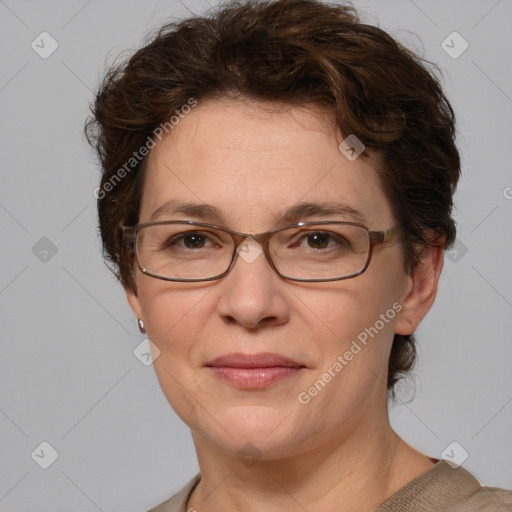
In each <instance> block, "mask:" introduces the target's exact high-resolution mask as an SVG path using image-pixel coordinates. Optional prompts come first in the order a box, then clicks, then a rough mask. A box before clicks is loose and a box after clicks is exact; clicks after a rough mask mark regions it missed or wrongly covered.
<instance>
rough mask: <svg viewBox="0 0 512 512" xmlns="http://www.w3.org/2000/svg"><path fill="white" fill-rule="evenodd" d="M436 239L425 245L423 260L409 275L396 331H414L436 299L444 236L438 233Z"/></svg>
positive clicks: (402, 332) (406, 333)
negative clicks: (431, 243)
mask: <svg viewBox="0 0 512 512" xmlns="http://www.w3.org/2000/svg"><path fill="white" fill-rule="evenodd" d="M433 243H435V245H426V246H424V247H423V248H422V250H421V252H420V260H419V262H418V264H417V265H416V268H415V269H414V272H413V274H412V275H410V276H408V278H407V286H406V289H405V292H404V296H403V298H402V301H401V305H402V309H401V310H400V313H399V314H398V315H397V320H396V323H395V333H396V334H404V335H408V334H412V333H413V332H414V331H415V330H416V328H417V327H418V325H419V323H420V322H421V321H422V320H423V318H424V317H425V315H426V314H427V313H428V312H429V311H430V308H431V307H432V304H433V303H434V299H435V298H436V294H437V287H438V284H439V278H440V277H441V270H442V269H443V263H444V245H445V237H444V236H443V237H439V236H438V237H437V238H436V239H435V242H433Z"/></svg>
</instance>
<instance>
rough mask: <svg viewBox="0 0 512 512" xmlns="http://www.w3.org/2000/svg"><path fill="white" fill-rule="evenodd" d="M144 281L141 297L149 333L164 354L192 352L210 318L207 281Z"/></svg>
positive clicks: (140, 289)
mask: <svg viewBox="0 0 512 512" xmlns="http://www.w3.org/2000/svg"><path fill="white" fill-rule="evenodd" d="M152 281H153V282H149V283H148V282H145V283H144V284H143V285H142V286H140V288H139V298H140V303H141V310H142V314H143V318H144V319H145V322H146V325H147V331H148V337H149V338H150V339H151V341H153V342H154V343H155V344H156V345H157V346H158V348H159V349H160V351H161V354H162V355H164V354H168V355H169V356H173V357H177V356H178V355H184V354H187V353H188V352H190V350H191V349H192V347H193V345H194V343H196V342H197V340H198V338H199V336H201V333H202V330H203V328H204V324H205V322H206V321H207V316H208V314H211V313H208V312H207V311H206V306H207V303H208V301H207V299H206V297H207V295H208V293H209V291H210V290H209V289H208V288H206V287H205V286H204V284H202V285H200V284H193V283H187V284H186V286H187V287H186V288H185V287H184V285H183V284H180V283H165V282H163V285H162V284H160V283H159V282H158V281H157V280H154V279H153V280H152Z"/></svg>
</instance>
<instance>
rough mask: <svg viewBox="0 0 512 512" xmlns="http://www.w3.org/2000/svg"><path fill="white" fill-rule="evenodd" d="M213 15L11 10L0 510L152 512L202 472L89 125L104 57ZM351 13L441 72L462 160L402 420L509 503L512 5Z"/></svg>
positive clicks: (402, 427)
mask: <svg viewBox="0 0 512 512" xmlns="http://www.w3.org/2000/svg"><path fill="white" fill-rule="evenodd" d="M214 3H215V2H214ZM206 5H207V4H206V2H204V1H190V2H186V3H185V4H183V3H182V4H180V3H178V2H176V1H172V0H168V1H163V0H160V1H156V2H155V1H144V2H143V1H135V0H131V1H124V2H121V1H113V0H109V1H100V0H90V1H86V0H76V1H69V0H67V1H44V2H42V1H40V2H36V1H28V0H4V1H2V0H0V45H1V52H2V53H1V56H2V60H1V67H0V108H1V115H0V123H1V137H0V147H1V151H0V173H1V187H0V229H1V236H2V246H1V252H0V264H1V266H0V269H1V271H0V315H1V324H0V325H1V328H2V344H1V349H2V357H1V358H0V446H1V451H0V454H1V465H0V512H7V511H9V512H16V511H36V510H37V511H38V512H46V511H48V512H49V511H52V512H58V511H83V512H89V511H91V512H93V511H95V510H101V511H105V512H106V511H126V512H129V511H134V512H135V511H143V510H147V509H148V508H150V507H151V506H154V505H155V504H157V503H159V502H161V501H162V500H163V499H164V498H166V497H168V496H169V495H170V494H172V493H173V492H175V491H176V490H178V489H179V488H180V487H181V486H182V485H183V484H184V483H185V482H187V481H188V479H189V478H190V477H191V476H192V475H193V474H194V473H195V472H196V471H197V470H198V466H197V463H196V459H195V452H194V449H193V444H192V442H191V437H190V434H189V431H188V428H187V427H186V426H185V425H183V424H182V422H181V421H180V420H179V419H178V418H177V416H176V415H175V414H174V412H173V411H172V410H171V408H170V406H169V405H168V403H167V401H166V399H165V397H164V396H163V394H162V392H161V390H160V387H159V385H158V382H157V380H156V377H155V375H154V372H153V369H152V367H151V366H144V365H143V364H142V363H141V362H140V361H139V360H138V359H137V358H136V357H135V356H134V353H133V351H134V349H135V348H136V347H137V346H138V345H139V343H141V341H142V340H143V339H144V336H143V335H141V334H139V332H138V329H137V327H136V323H135V319H134V318H133V315H132V313H131V311H130V310H129V308H128V305H127V303H126V300H125V297H124V294H123V291H122V289H121V287H120V286H119V285H117V284H116V283H115V281H114V279H113V277H112V276H111V274H110V272H109V271H108V270H107V269H106V267H105V266H104V264H103V263H102V260H101V257H100V253H99V241H98V238H97V235H96V229H95V228H96V216H95V199H94V197H93V193H92V191H93V189H94V188H95V187H96V186H97V182H98V176H99V174H98V170H97V167H96V164H95V159H94V155H93V153H92V151H91V150H90V149H89V148H88V147H87V146H86V144H85V141H84V138H83V136H82V126H83V122H84V119H85V117H86V115H87V112H88V106H87V104H88V101H90V100H91V99H92V90H94V89H95V87H96V85H97V83H98V80H99V78H100V76H101V75H102V73H103V69H104V60H105V57H106V56H107V55H110V57H113V56H115V55H117V54H118V53H119V52H120V51H122V50H126V49H133V48H136V47H137V46H138V45H139V44H140V43H141V41H142V39H143V36H144V35H145V33H146V32H147V31H148V30H150V29H153V28H155V27H156V26H157V25H159V23H160V22H161V20H163V19H164V18H169V17H174V16H177V17H181V16H183V15H185V14H186V13H187V8H190V9H192V10H193V11H195V12H201V11H202V10H203V7H205V6H206ZM355 5H356V6H358V7H361V8H362V9H363V10H364V11H366V13H367V15H368V16H367V20H368V21H369V22H370V23H377V22H378V23H379V24H380V26H381V27H383V28H385V29H387V30H389V31H391V32H392V33H393V34H394V35H395V36H397V37H398V38H399V39H400V40H402V41H403V42H405V43H406V44H407V45H409V46H411V47H412V48H415V49H417V50H418V51H420V52H421V53H423V54H424V55H425V56H426V57H427V58H429V59H431V60H432V61H434V62H437V63H438V64H439V65H440V66H441V67H442V68H443V69H444V73H445V87H446V90H447V93H448V95H449V97H450V98H451V100H452V102H453V105H454V107H455V109H456V112H457V114H458V120H459V131H460V134H459V143H460V149H461V151H462V153H463V163H464V167H463V168H464V177H463V179H462V182H461V184H460V186H459V189H458V192H457V195H456V201H457V212H456V219H457V221H458V225H459V240H458V246H457V250H456V251H455V252H452V253H450V254H449V255H448V256H449V258H447V259H446V264H445V270H444V272H443V276H442V278H441V283H440V290H439V295H438V299H437V302H436V304H435V306H434V308H433V310H432V311H431V313H430V314H429V315H428V317H427V318H426V320H425V321H424V323H423V325H422V327H421V329H420V331H419V333H418V337H419V340H420V364H419V365H418V367H417V369H416V371H415V375H416V376H417V378H416V389H415V390H414V389H412V388H411V386H405V387H403V394H402V395H401V400H402V401H403V402H404V403H402V404H399V405H398V406H397V407H394V408H393V409H392V411H391V417H392V422H393V425H394V426H395V427H396V429H397V430H398V432H399V433H400V434H401V435H402V436H404V438H405V439H406V440H407V441H408V442H410V443H411V444H413V445H414V446H416V447H417V448H419V449H420V450H423V451H424V452H425V453H428V454H429V455H431V456H433V457H440V456H441V453H442V452H443V450H444V449H445V448H446V447H447V446H448V445H449V444H450V443H452V442H453V441H457V442H458V443H459V444H460V445H461V446H462V447H463V448H464V449H465V450H466V451H467V452H468V454H469V457H468V458H467V460H466V461H465V462H464V467H466V468H467V469H469V470H470V471H472V472H474V474H475V475H476V476H477V477H478V478H479V479H480V481H481V482H482V483H484V484H487V485H493V486H500V487H508V488H512V464H511V461H512V436H511V432H512V429H511V426H512V371H511V367H512V365H511V362H512V343H511V336H510V332H511V329H512V314H511V313H512V309H511V308H512V271H511V268H512V267H511V264H510V255H511V254H512V230H511V229H510V225H511V222H510V220H511V218H512V217H511V213H512V174H511V172H510V162H511V161H512V160H511V146H512V144H511V141H512V137H511V136H512V126H511V125H512V122H511V119H512V116H511V114H512V89H511V83H512V67H511V62H510V48H512V31H511V30H510V20H511V19H512V2H511V1H510V0H501V1H496V0H489V1H487V0H480V1H467V0H465V1H463V0H457V1H454V0H451V1H446V0H445V1H430V2H427V1H425V0H423V1H420V0H415V1H412V0H394V1H386V2H382V1H381V2H377V1H373V2H366V1H356V2H355ZM43 31H47V32H49V33H50V34H51V36H52V37H53V38H54V39H55V40H56V41H57V42H58V45H59V46H58V49H57V50H56V51H55V52H54V53H53V54H52V55H51V56H50V57H48V58H46V59H43V58H41V57H40V56H39V55H38V54H37V53H36V52H35V51H34V50H33V49H32V48H31V43H32V41H34V40H36V42H37V39H36V38H37V37H38V36H39V34H40V33H41V32H43ZM453 31H457V32H458V33H459V34H460V35H461V36H462V37H463V38H464V39H465V40H466V41H467V42H468V44H469V47H468V49H467V50H466V51H465V52H464V53H463V54H462V55H460V56H459V57H458V58H452V57H451V56H450V55H448V54H447V53H446V52H445V50H444V49H443V48H442V46H441V43H442V41H443V40H445V38H446V37H447V36H448V35H449V34H451V33H452V32H453ZM414 34H417V36H418V37H416V36H415V35H414ZM445 44H449V45H450V46H452V47H453V48H452V49H451V51H452V53H453V52H454V51H458V50H460V49H461V48H462V47H461V45H460V44H461V41H460V40H457V39H456V40H454V42H453V43H452V42H451V39H448V43H445ZM45 48H46V49H48V48H49V44H45ZM44 237H46V238H47V239H49V240H50V241H51V244H50V243H49V242H48V240H46V239H43V240H42V241H41V239H42V238H44ZM52 244H53V245H52ZM53 246H54V247H53ZM34 247H35V248H34ZM52 249H53V252H54V251H55V250H56V251H57V252H56V253H55V254H53V252H52ZM45 250H47V251H49V252H47V253H45V252H44V251H45ZM420 383H421V385H420ZM414 391H415V396H416V397H415V399H414V400H412V401H411V398H412V393H413V392H414ZM43 441H46V442H48V443H49V444H50V445H51V446H52V447H53V448H54V449H55V450H56V451H57V452H58V455H59V456H58V458H57V459H56V460H55V462H54V463H53V464H52V465H51V466H50V467H49V468H48V469H42V468H41V467H40V466H39V464H37V463H36V462H35V460H38V459H37V457H36V456H34V458H33V457H32V456H31V454H32V453H33V452H34V450H35V449H36V448H38V447H39V445H40V443H42V442H43ZM457 449H458V450H459V448H457ZM36 453H37V451H36ZM42 453H44V454H45V455H44V456H41V457H40V459H39V460H41V459H43V458H44V457H48V456H49V452H48V450H46V452H45V451H44V450H43V452H42ZM34 459H35V460H34Z"/></svg>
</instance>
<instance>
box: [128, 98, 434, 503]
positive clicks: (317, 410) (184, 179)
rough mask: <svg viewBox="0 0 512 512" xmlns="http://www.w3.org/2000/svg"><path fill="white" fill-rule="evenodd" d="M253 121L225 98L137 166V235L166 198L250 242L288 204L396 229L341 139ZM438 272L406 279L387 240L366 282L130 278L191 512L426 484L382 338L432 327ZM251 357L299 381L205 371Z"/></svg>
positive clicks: (259, 275) (249, 272) (367, 499)
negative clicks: (346, 209) (276, 361)
mask: <svg viewBox="0 0 512 512" xmlns="http://www.w3.org/2000/svg"><path fill="white" fill-rule="evenodd" d="M265 106H266V105H261V104H257V103H249V102H242V101H240V100H228V99H222V100H217V101H206V102H200V103H199V104H198V106H196V107H195V108H194V109H192V111H191V112H190V113H189V114H188V115H187V116H186V117H185V118H184V119H182V120H181V121H180V123H179V124H178V125H177V126H176V127H175V128H174V130H173V131H172V132H171V133H170V134H169V135H167V136H166V137H165V138H164V139H163V140H162V142H160V143H159V144H158V145H157V146H156V147H155V148H154V149H153V150H152V151H151V153H150V155H149V156H148V168H147V175H146V180H145V184H144V189H143V199H142V205H141V211H140V219H139V221H140V222H145V221H148V220H149V216H150V215H151V213H152V212H153V211H154V210H156V209H157V208H158V207H159V206H160V205H161V204H163V203H164V202H165V201H167V200H169V199H178V200H181V201H193V202H199V203H203V202H204V203H210V204H214V205H215V206H217V207H218V208H220V209H221V210H222V212H223V216H224V218H223V219H222V221H223V225H224V226H226V227H229V228H231V229H234V230H237V231H241V232H244V233H258V232H262V231H267V230H270V229H272V228H274V227H276V226H277V225H280V224H279V223H277V224H276V219H277V213H278V212H279V211H280V210H283V209H285V208H287V207H289V206H292V205H294V204H295V203H297V202H299V201H306V200H307V201H308V202H318V201H326V200H335V201H341V202H344V203H346V204H348V205H351V206H354V207H356V208H358V209H359V210H361V211H362V212H363V214H364V215H365V217H366V218H367V226H368V227H369V228H370V229H373V230H384V229H386V228H388V227H391V226H394V225H395V220H394V218H393V215H392V210H391V206H390V203H389V201H388V200H387V198H386V196H385V195H384V193H383V190H382V187H381V183H380V181H379V177H378V174H377V172H376V170H375V169H376V167H377V166H378V156H377V155H375V154H373V153H370V156H371V158H370V159H365V158H361V157H360V158H357V159H356V160H355V161H352V162H351V161H349V160H348V159H347V158H346V157H345V156H344V155H343V154H342V153H341V152H340V151H339V150H338V145H339V143H340V142H341V140H342V137H341V136H340V135H339V134H336V132H335V131H334V130H333V129H332V127H331V124H330V122H329V119H328V118H327V117H325V114H322V113H321V112H320V111H318V109H315V108H314V107H306V106H302V107H293V108H287V109H268V108H263V107H265ZM165 219H168V220H170V219H176V220H204V221H206V222H209V221H208V220H206V219H199V218H193V217H190V216H183V215H175V216H166V217H165ZM161 220H164V219H161ZM300 220H349V221H350V220H354V219H353V218H351V217H350V216H339V215H338V216H337V217H336V218H334V217H333V218H331V217H329V218H326V217H312V218H308V219H300ZM210 222H212V223H218V222H213V221H210ZM281 225H282V224H281ZM442 264H443V251H442V247H441V246H438V247H434V248H427V249H425V250H424V251H423V252H422V258H421V261H420V263H419V264H418V266H417V269H416V271H415V273H414V274H413V275H407V274H406V273H405V272H404V268H403V257H402V251H401V247H400V245H399V242H397V241H394V242H393V241H392V242H390V243H387V244H385V245H382V246H377V247H376V248H375V250H374V254H373V257H372V261H371V263H370V266H369V268H368V269H367V270H366V272H365V273H363V274H362V275H360V276H358V277H356V278H352V279H348V280H344V281H334V282H330V283H329V282H327V283H300V282H293V281H289V280H284V279H282V278H280V277H279V276H278V275H277V274H276V273H275V272H274V271H273V270H272V269H271V268H270V266H269V265H268V263H267V261H266V259H265V257H264V256H263V255H261V256H260V257H258V258H256V260H255V261H253V262H252V263H248V262H246V261H244V260H243V259H242V258H237V261H236V263H235V266H234V268H233V269H232V270H231V272H230V273H229V274H228V275H227V276H225V277H223V278H222V279H220V280H217V281H211V282H200V283H177V282H166V281H162V280H159V279H154V278H151V277H148V276H146V275H144V274H143V273H142V272H140V271H139V270H138V269H135V273H136V274H135V275H136V283H137V294H135V293H134V292H133V291H131V290H126V294H127V298H128V302H129V304H130V306H131V308H132V310H133V312H134V314H135V315H136V317H137V318H141V319H143V321H144V324H145V326H146V330H147V336H148V338H149V339H150V340H152V342H153V343H154V344H155V345H156V346H158V348H159V349H160V351H161V353H160V356H159V357H158V358H157V359H156V360H155V361H154V368H155V371H156V374H157V377H158V380H159V383H160V385H161V388H162V390H163V392H164V394H165V396H166V398H167V399H168V401H169V403H170V405H171V406H172V408H173V409H174V410H175V411H176V413H177V414H178V415H179V416H180V417H181V418H182V420H183V421H184V422H185V423H186V424H187V425H188V426H189V427H190V428H191V431H192V436H193V440H194V443H195V447H196V451H197V456H198V461H199V466H200V471H201V481H200V483H199V485H198V486H197V487H196V488H195V490H194V492H193V494H192V496H191V499H190V500H189V503H188V505H187V509H188V508H189V507H194V508H195V509H197V510H198V511H202V512H217V511H219V512H220V511H225V510H231V511H242V510H248V509H249V510H258V511H260V510H261V511H263V510H264V511H266V512H273V511H278V510H279V511H282V510H288V511H295V510H297V511H301V512H302V511H303V510H304V509H306V510H321V509H323V510H347V511H348V510H350V511H370V510H374V509H375V508H376V507H377V506H378V505H379V504H380V503H381V502H383V501H384V500H385V499H386V498H388V497H389V496H390V495H391V494H393V493H394V492H396V491H397V490H398V489H400V488H401V487H402V486H403V485H405V484H406V483H407V482H409V481H410V480H411V479H413V478H415V477H416V476H418V475H419V474H421V473H422V472H424V471H426V470H427V469H429V468H430V467H431V466H432V465H433V463H434V462H433V460H432V459H430V458H428V457H427V456H425V455H424V454H422V453H420V452H418V451H417V450H415V449H413V448H412V447H411V446H409V445H408V444H407V443H406V442H405V441H403V440H402V439H400V438H399V437H398V436H397V434H396V433H395V432H394V431H393V430H392V429H391V427H390V424H389V421H388V411H387V394H386V391H387V390H386V385H385V383H386V377H387V371H388V368H387V364H388V358H389V352H390V350H391V344H392V340H393V335H394V333H400V334H410V333H412V332H414V330H415V329H416V327H417V326H418V324H419V323H420V321H421V320H422V318H423V317H424V316H425V314H426V313H427V312H428V310H429V309H430V307H431V305H432V303H433V301H434V298H435V295H436V290H437V285H438V279H439V275H440V272H441V268H442ZM394 303H399V304H401V306H402V309H401V311H400V312H399V313H398V314H397V315H396V316H395V317H394V318H393V319H392V320H389V322H388V323H386V324H385V326H384V328H383V329H382V330H381V331H379V333H378V335H377V336H375V337H374V338H373V339H371V340H370V341H369V343H368V344H367V346H365V347H364V349H363V350H361V352H360V353H358V354H357V355H356V356H354V358H353V359H352V360H351V361H350V362H349V364H347V365H346V366H345V367H344V368H343V370H342V371H341V372H339V374H337V376H336V377H335V378H333V379H332V380H331V382H329V383H328V384H327V385H326V386H325V388H324V389H323V390H322V391H321V393H318V395H317V396H315V397H313V398H312V399H311V401H310V402H309V403H308V404H307V405H302V404H301V403H299V401H298V400H297V396H298V394H299V393H300V392H301V391H304V390H307V389H308V388H310V387H311V386H312V385H313V383H314V382H315V381H316V380H317V379H318V378H319V377H320V376H321V375H322V374H323V373H324V372H325V371H326V369H327V368H328V367H330V366H332V364H333V363H334V362H335V361H336V359H337V357H338V355H340V354H344V353H345V352H346V351H347V350H348V349H349V347H350V344H351V342H352V340H354V339H356V337H357V335H358V334H359V333H360V332H362V331H363V330H364V329H365V328H367V327H369V326H373V325H374V324H375V322H376V321H377V320H378V319H379V315H381V314H383V313H385V312H386V310H388V309H389V308H390V307H391V306H392V304H394ZM261 351H265V352H274V353H278V354H282V355H284V356H287V357H290V358H292V359H295V360H296V361H299V362H301V363H302V364H304V365H306V369H305V370H302V371H301V372H300V373H299V374H298V375H297V376H295V377H293V378H291V379H288V380H285V381H281V382H279V383H277V384H275V385H273V386H272V387H270V388H267V389H264V390H258V391H254V390H252V391H248V390H240V389H238V388H236V387H233V386H231V385H229V384H226V383H225V382H222V381H220V380H219V379H218V378H217V377H216V376H215V375H213V374H212V372H211V371H210V370H209V369H208V368H205V366H204V365H205V363H206V362H207V361H209V360H211V359H213V358H215V357H217V356H220V355H223V354H226V353H230V352H243V353H247V354H251V353H256V352H261ZM248 442H250V443H252V445H254V446H255V447H256V448H257V450H258V452H257V454H256V455H255V457H256V459H257V461H256V463H255V464H252V465H250V466H249V465H246V464H244V463H242V461H241V460H240V458H239V457H238V456H237V454H238V453H239V452H240V450H241V449H242V447H244V446H245V445H246V443H248ZM255 453H256V452H255ZM313 468H314V470H312V469H313Z"/></svg>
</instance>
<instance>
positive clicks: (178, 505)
mask: <svg viewBox="0 0 512 512" xmlns="http://www.w3.org/2000/svg"><path fill="white" fill-rule="evenodd" d="M200 479H201V474H200V473H197V474H196V475H195V476H194V477H192V478H191V479H190V480H189V481H188V482H187V484H185V486H184V487H182V488H181V489H180V490H179V491H178V492H177V493H176V494H174V495H173V496H171V497H170V498H169V499H168V500H166V501H164V502H163V503H160V505H157V506H156V507H154V508H152V509H151V510H148V512H186V508H185V507H186V505H187V501H188V498H189V496H190V494H191V493H192V491H193V489H194V487H195V486H196V485H197V483H198V482H199V480H200Z"/></svg>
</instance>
